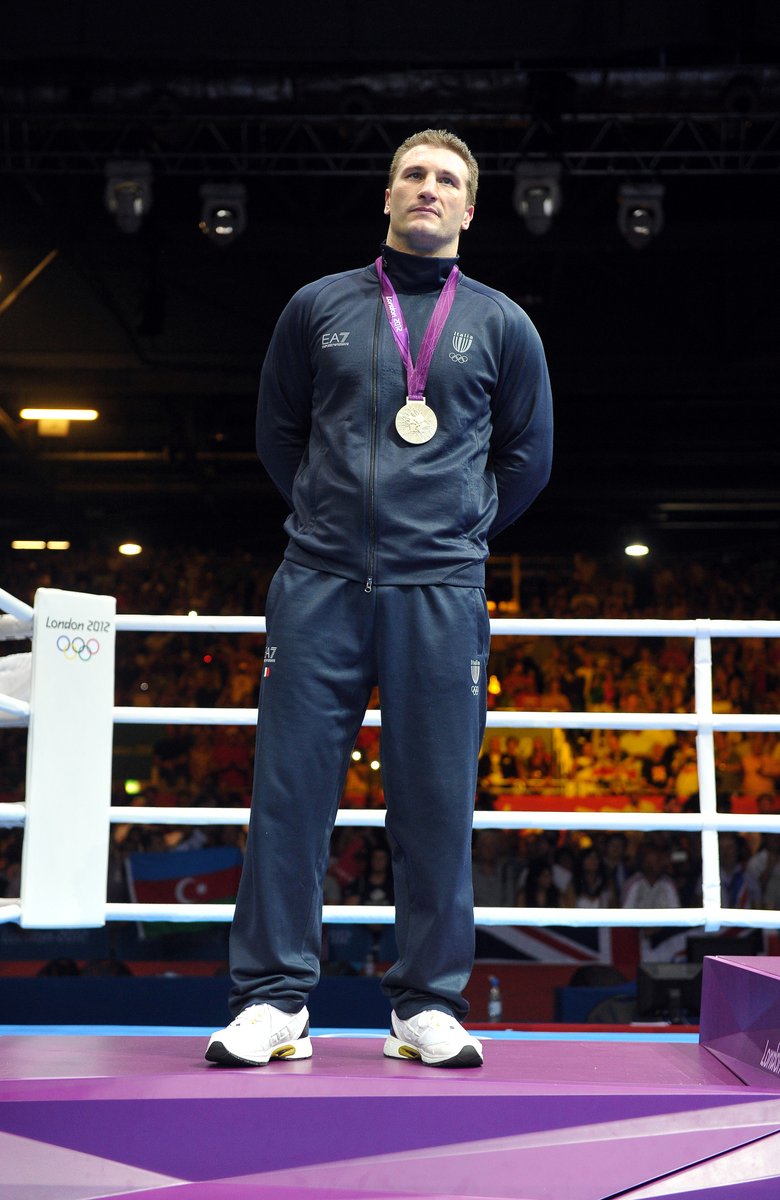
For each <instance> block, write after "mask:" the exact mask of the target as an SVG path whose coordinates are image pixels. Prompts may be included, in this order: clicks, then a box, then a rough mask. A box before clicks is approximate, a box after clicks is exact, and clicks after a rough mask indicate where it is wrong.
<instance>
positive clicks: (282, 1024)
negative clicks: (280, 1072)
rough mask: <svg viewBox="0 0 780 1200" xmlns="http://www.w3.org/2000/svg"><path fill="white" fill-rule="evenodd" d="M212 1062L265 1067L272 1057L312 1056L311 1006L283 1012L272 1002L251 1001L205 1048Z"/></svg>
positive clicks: (215, 1034)
mask: <svg viewBox="0 0 780 1200" xmlns="http://www.w3.org/2000/svg"><path fill="white" fill-rule="evenodd" d="M206 1058H207V1059H208V1060H209V1062H213V1063H219V1064H220V1065H221V1066H223V1067H263V1066H265V1064H266V1063H267V1062H268V1060H269V1058H284V1059H287V1058H311V1039H310V1037H309V1010H308V1009H307V1008H302V1009H301V1011H300V1012H298V1013H286V1012H282V1010H281V1009H279V1008H274V1006H273V1005H272V1004H250V1006H249V1008H245V1009H244V1011H243V1012H240V1013H239V1014H238V1016H237V1017H236V1019H235V1020H234V1021H231V1022H230V1024H229V1025H228V1026H227V1028H225V1029H218V1030H217V1032H216V1033H214V1034H212V1036H211V1038H210V1039H209V1044H208V1047H207V1049H206Z"/></svg>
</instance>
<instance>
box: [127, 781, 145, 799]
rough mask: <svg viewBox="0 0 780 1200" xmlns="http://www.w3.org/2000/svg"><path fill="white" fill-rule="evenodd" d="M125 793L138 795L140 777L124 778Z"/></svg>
mask: <svg viewBox="0 0 780 1200" xmlns="http://www.w3.org/2000/svg"><path fill="white" fill-rule="evenodd" d="M125 793H126V795H128V796H140V794H141V780H140V779H126V780H125Z"/></svg>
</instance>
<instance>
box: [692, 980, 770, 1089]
mask: <svg viewBox="0 0 780 1200" xmlns="http://www.w3.org/2000/svg"><path fill="white" fill-rule="evenodd" d="M700 1040H701V1043H702V1045H703V1046H706V1047H707V1049H708V1050H709V1051H710V1052H711V1053H712V1054H714V1055H715V1056H716V1058H718V1059H720V1061H721V1062H722V1063H724V1064H725V1065H726V1066H728V1067H729V1068H730V1069H731V1070H732V1071H734V1073H735V1074H736V1075H738V1076H739V1078H740V1079H742V1080H743V1081H744V1082H745V1083H747V1084H751V1085H753V1086H755V1087H766V1086H767V1085H768V1084H769V1085H770V1086H771V1085H772V1083H774V1085H775V1086H778V1087H780V958H707V959H705V960H704V977H703V982H702V1010H701V1032H700Z"/></svg>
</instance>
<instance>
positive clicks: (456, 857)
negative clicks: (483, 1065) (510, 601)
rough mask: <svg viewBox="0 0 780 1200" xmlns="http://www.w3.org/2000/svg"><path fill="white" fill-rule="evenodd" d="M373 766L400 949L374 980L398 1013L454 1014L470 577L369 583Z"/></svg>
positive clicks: (468, 807) (469, 955)
mask: <svg viewBox="0 0 780 1200" xmlns="http://www.w3.org/2000/svg"><path fill="white" fill-rule="evenodd" d="M377 592H378V595H379V600H378V614H377V653H378V666H379V695H380V703H381V708H382V743H381V745H382V749H381V758H382V776H383V780H384V787H385V798H386V802H387V831H388V837H389V840H390V845H391V849H392V854H393V872H394V882H395V904H396V938H397V942H398V950H399V958H398V961H397V962H396V963H395V964H394V965H393V966H392V967H391V968H390V970H389V971H388V972H387V973H386V975H385V977H384V979H383V981H382V986H383V989H384V991H385V992H386V994H387V995H388V996H389V998H390V1000H391V1003H392V1005H393V1007H394V1009H395V1010H396V1011H397V1012H398V1015H399V1016H400V1017H401V1018H402V1019H404V1018H408V1017H410V1016H413V1015H414V1014H415V1013H417V1012H421V1011H422V1010H423V1009H425V1008H440V1009H442V1010H444V1011H446V1012H451V1013H452V1014H453V1015H454V1016H456V1017H457V1018H458V1019H462V1018H463V1017H464V1016H465V1015H466V1013H467V1011H468V1005H467V1003H466V1001H465V1000H464V998H463V994H462V993H463V989H464V987H465V985H466V983H467V981H468V978H469V975H470V974H471V970H472V967H473V964H474V910H473V904H474V900H473V888H472V877H471V831H472V819H473V812H474V797H475V792H476V781H477V761H478V757H479V750H480V746H481V743H482V737H483V734H484V729H485V710H486V698H487V690H486V670H487V658H488V651H489V642H490V625H489V620H488V614H487V605H486V603H485V597H484V593H483V592H482V590H481V589H479V588H462V587H449V586H429V587H412V586H409V587H385V588H381V587H380V588H378V589H377Z"/></svg>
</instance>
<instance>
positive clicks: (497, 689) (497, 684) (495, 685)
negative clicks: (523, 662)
mask: <svg viewBox="0 0 780 1200" xmlns="http://www.w3.org/2000/svg"><path fill="white" fill-rule="evenodd" d="M488 691H489V692H490V695H491V696H500V695H501V680H500V679H499V678H498V676H497V675H491V676H490V682H489V683H488Z"/></svg>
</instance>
